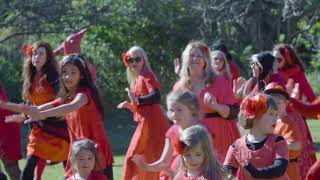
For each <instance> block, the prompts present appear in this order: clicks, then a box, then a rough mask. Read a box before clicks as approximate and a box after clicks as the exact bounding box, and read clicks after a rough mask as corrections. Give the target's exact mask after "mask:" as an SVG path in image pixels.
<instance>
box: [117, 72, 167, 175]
mask: <svg viewBox="0 0 320 180" xmlns="http://www.w3.org/2000/svg"><path fill="white" fill-rule="evenodd" d="M156 89H160V83H159V82H158V81H157V80H156V77H155V76H154V74H153V73H152V72H150V71H149V70H148V69H147V68H144V69H143V71H142V72H141V73H140V75H139V76H138V77H137V79H136V83H135V85H134V86H133V87H132V91H133V93H134V95H135V96H137V97H139V96H146V95H148V94H150V93H152V92H153V91H155V90H156ZM132 111H133V113H134V121H136V122H137V123H138V126H137V128H136V130H135V132H134V134H133V137H132V139H131V142H130V145H129V148H128V151H127V154H126V159H125V164H124V168H123V175H122V179H123V180H132V179H136V180H158V179H159V173H157V172H146V171H143V170H141V169H139V168H138V167H137V166H136V165H135V164H134V162H133V161H131V158H132V156H133V155H135V154H141V155H144V158H145V161H146V163H152V162H154V161H156V160H158V159H159V158H160V156H161V153H162V149H163V147H164V143H165V133H166V131H167V130H168V128H169V123H168V121H167V119H166V117H165V115H164V113H163V112H162V109H161V106H160V104H146V105H139V104H136V105H134V108H133V109H132Z"/></svg>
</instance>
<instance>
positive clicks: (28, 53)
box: [23, 44, 32, 59]
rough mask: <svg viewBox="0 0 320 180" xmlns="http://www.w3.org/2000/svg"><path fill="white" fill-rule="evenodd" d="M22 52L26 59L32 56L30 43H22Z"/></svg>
mask: <svg viewBox="0 0 320 180" xmlns="http://www.w3.org/2000/svg"><path fill="white" fill-rule="evenodd" d="M23 52H24V55H25V56H26V59H30V58H31V57H32V45H31V44H24V45H23Z"/></svg>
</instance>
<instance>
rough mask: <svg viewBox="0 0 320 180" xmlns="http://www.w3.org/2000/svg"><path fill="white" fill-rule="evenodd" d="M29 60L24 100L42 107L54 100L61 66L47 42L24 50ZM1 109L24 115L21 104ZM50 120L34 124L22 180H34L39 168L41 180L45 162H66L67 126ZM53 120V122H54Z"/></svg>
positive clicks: (16, 119) (14, 117)
mask: <svg viewBox="0 0 320 180" xmlns="http://www.w3.org/2000/svg"><path fill="white" fill-rule="evenodd" d="M25 53H26V57H27V58H26V60H25V63H24V67H23V77H24V81H23V89H22V97H23V99H24V100H25V101H26V102H29V103H31V104H33V105H36V106H38V105H41V104H44V103H47V102H50V101H52V100H54V99H55V97H56V94H57V91H58V85H59V73H58V69H57V68H58V63H57V61H56V60H55V58H54V56H53V51H52V48H51V46H50V45H49V44H48V43H45V42H40V41H39V42H36V43H34V44H33V45H32V46H30V45H29V46H25ZM1 108H4V109H8V110H11V111H14V112H22V110H21V107H20V106H19V105H18V104H14V103H10V102H7V103H5V104H2V106H1ZM25 119H26V116H25V115H24V114H19V115H12V116H10V117H8V118H7V120H8V122H9V121H12V122H22V121H24V120H25ZM53 119H54V118H51V120H48V122H47V123H33V124H32V125H31V127H32V128H31V132H30V134H29V142H28V145H27V161H26V164H25V167H24V169H23V170H22V173H21V179H27V180H29V179H33V177H34V174H35V173H34V171H35V168H36V166H37V168H39V169H40V170H39V171H37V172H36V176H37V177H36V178H37V179H38V180H40V179H41V174H42V170H43V168H44V166H45V163H46V160H50V161H53V162H61V161H65V160H66V159H67V155H68V149H69V137H68V133H67V129H66V124H65V123H64V122H60V123H59V122H55V121H54V120H53ZM52 120H53V121H52Z"/></svg>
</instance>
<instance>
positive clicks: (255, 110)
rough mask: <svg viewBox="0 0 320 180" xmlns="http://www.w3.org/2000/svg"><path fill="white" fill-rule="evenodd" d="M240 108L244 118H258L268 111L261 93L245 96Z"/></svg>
mask: <svg viewBox="0 0 320 180" xmlns="http://www.w3.org/2000/svg"><path fill="white" fill-rule="evenodd" d="M240 110H241V111H242V113H243V115H244V117H245V118H246V119H255V118H260V117H261V116H262V115H263V114H264V113H265V112H267V111H268V107H267V100H266V97H265V96H264V95H262V94H257V95H255V96H250V97H247V98H246V99H245V100H243V102H242V103H241V106H240Z"/></svg>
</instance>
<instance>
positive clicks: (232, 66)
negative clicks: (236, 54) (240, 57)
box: [229, 61, 241, 79]
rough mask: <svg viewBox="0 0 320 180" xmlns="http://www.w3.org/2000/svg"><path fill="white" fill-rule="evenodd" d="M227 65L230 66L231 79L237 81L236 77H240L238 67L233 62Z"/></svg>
mask: <svg viewBox="0 0 320 180" xmlns="http://www.w3.org/2000/svg"><path fill="white" fill-rule="evenodd" d="M229 65H230V71H231V74H232V79H237V78H238V77H240V76H241V74H240V69H239V67H238V65H237V64H236V63H235V62H233V61H232V62H231V63H230V64H229Z"/></svg>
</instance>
